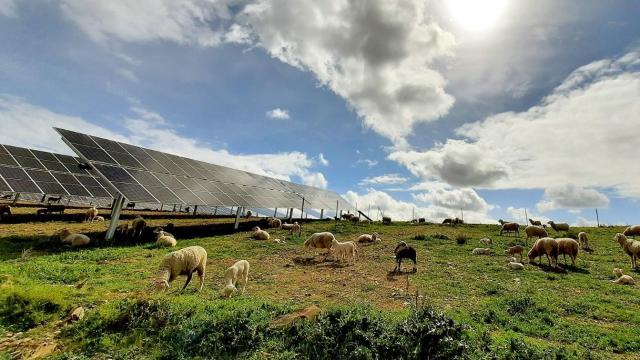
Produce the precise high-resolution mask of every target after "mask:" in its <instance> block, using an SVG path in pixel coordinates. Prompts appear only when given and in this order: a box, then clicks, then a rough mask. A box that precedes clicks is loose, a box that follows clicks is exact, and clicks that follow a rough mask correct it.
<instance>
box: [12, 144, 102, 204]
mask: <svg viewBox="0 0 640 360" xmlns="http://www.w3.org/2000/svg"><path fill="white" fill-rule="evenodd" d="M108 188H109V187H108V186H105V185H103V184H102V183H101V182H100V181H99V179H97V178H95V177H94V176H93V175H91V174H90V173H89V172H88V171H87V170H85V169H82V168H80V162H79V161H78V159H76V158H74V157H73V156H68V155H61V154H53V153H48V152H45V151H39V150H31V149H26V148H21V147H17V146H11V145H0V191H5V192H16V193H31V194H48V195H65V196H82V197H92V198H111V197H113V194H111V193H110V192H109V191H108V190H107V189H108Z"/></svg>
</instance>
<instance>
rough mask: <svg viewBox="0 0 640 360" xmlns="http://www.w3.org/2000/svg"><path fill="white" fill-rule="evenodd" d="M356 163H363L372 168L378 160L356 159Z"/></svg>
mask: <svg viewBox="0 0 640 360" xmlns="http://www.w3.org/2000/svg"><path fill="white" fill-rule="evenodd" d="M357 163H358V164H365V165H367V166H368V167H370V168H372V167H374V166H376V165H378V160H373V159H358V161H357Z"/></svg>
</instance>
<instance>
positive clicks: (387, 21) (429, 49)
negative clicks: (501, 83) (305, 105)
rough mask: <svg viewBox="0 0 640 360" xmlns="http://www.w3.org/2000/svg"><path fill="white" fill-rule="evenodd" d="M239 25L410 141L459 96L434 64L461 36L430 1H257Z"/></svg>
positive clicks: (376, 123)
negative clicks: (438, 18) (433, 11)
mask: <svg viewBox="0 0 640 360" xmlns="http://www.w3.org/2000/svg"><path fill="white" fill-rule="evenodd" d="M239 21H241V22H243V24H244V25H246V26H249V27H251V29H252V30H253V33H254V34H255V36H256V38H257V45H258V46H260V47H262V48H264V49H265V50H266V51H268V52H269V54H271V55H272V56H273V57H275V58H277V59H279V60H280V61H282V62H284V63H287V64H289V65H292V66H295V67H297V68H299V69H301V70H305V71H310V72H312V73H313V74H314V75H315V76H316V78H317V79H318V80H319V82H320V83H321V84H322V85H324V86H327V87H328V88H330V89H331V90H333V91H334V92H335V93H336V94H338V95H339V96H341V97H343V98H344V99H346V100H347V102H348V103H349V104H350V105H351V106H353V108H354V109H355V111H356V112H357V114H358V115H359V116H360V117H361V118H362V120H363V123H364V125H365V126H366V127H369V128H371V129H373V130H374V131H375V132H377V133H378V134H380V135H382V136H385V137H387V138H389V139H391V140H392V141H394V142H395V143H397V144H398V143H399V144H402V143H404V138H405V137H406V136H407V135H408V134H409V133H410V131H411V129H412V127H413V125H414V124H416V123H419V122H427V121H433V120H436V119H438V118H439V117H440V116H443V115H445V114H446V113H447V112H448V110H449V108H450V107H451V106H452V104H453V102H454V99H453V97H452V96H451V95H449V94H447V93H446V91H445V89H444V87H445V79H444V78H443V76H442V75H441V74H440V73H439V72H437V71H435V70H434V69H433V67H432V66H431V65H430V64H432V63H433V61H434V60H435V59H438V58H441V57H442V56H446V55H448V54H449V53H450V51H451V48H452V46H453V45H454V38H453V35H451V34H450V33H448V32H446V31H444V30H443V29H441V28H440V27H439V26H438V25H437V24H435V23H434V22H432V21H431V20H430V18H429V16H428V14H427V13H426V11H425V3H424V2H423V1H417V0H415V1H413V0H396V1H340V0H331V1H296V0H281V1H267V0H264V1H256V2H254V3H251V4H249V5H247V6H246V7H245V9H244V11H242V13H241V15H240V16H239Z"/></svg>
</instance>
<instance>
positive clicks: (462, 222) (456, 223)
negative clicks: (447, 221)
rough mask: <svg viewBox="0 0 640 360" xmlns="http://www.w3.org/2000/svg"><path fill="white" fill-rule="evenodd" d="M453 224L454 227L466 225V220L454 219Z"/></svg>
mask: <svg viewBox="0 0 640 360" xmlns="http://www.w3.org/2000/svg"><path fill="white" fill-rule="evenodd" d="M451 223H452V224H453V225H458V224H464V220H462V219H459V218H453V220H452V221H451Z"/></svg>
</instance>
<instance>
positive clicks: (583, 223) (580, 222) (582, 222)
mask: <svg viewBox="0 0 640 360" xmlns="http://www.w3.org/2000/svg"><path fill="white" fill-rule="evenodd" d="M571 225H572V226H580V227H596V226H598V222H597V221H596V220H588V219H585V218H583V217H582V216H578V217H577V218H576V222H575V223H573V224H571Z"/></svg>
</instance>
